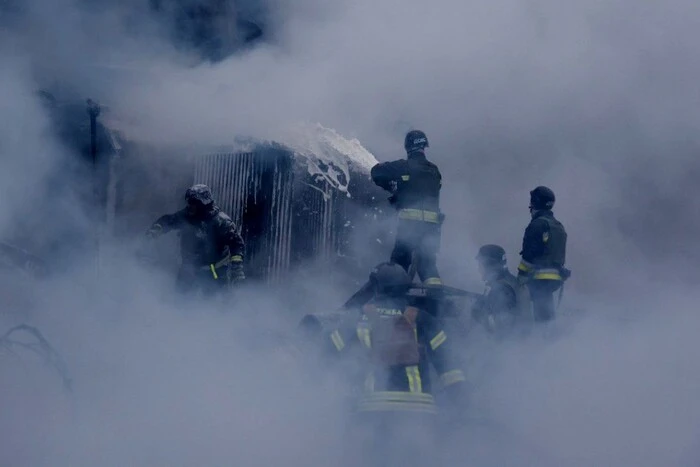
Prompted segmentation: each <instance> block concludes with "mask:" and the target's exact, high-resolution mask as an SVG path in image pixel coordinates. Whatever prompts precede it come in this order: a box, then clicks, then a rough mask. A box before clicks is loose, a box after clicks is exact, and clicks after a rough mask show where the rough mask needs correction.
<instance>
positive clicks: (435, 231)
mask: <svg viewBox="0 0 700 467" xmlns="http://www.w3.org/2000/svg"><path fill="white" fill-rule="evenodd" d="M427 147H428V138H427V136H426V135H425V133H423V132H422V131H419V130H413V131H410V132H408V134H406V138H405V140H404V148H405V150H406V154H407V158H406V159H401V160H396V161H391V162H382V163H380V164H377V165H375V166H374V167H373V168H372V171H371V176H372V180H373V181H374V183H375V184H377V185H378V186H380V187H381V188H384V189H385V190H387V191H390V192H391V193H392V196H391V197H390V198H389V201H390V202H391V204H392V205H393V206H394V207H395V208H396V210H397V212H398V218H399V221H398V226H397V232H396V241H395V244H394V249H393V251H392V253H391V261H392V262H395V263H397V264H399V265H401V266H402V267H403V268H404V269H405V270H406V271H409V269H410V267H411V264H412V262H413V261H414V260H415V261H416V272H417V273H418V277H420V280H421V281H423V284H424V285H433V286H440V285H442V281H441V279H440V274H439V272H438V269H437V264H436V262H437V253H438V248H439V244H440V225H441V224H442V221H443V218H444V216H443V215H442V214H441V213H440V189H441V188H442V175H441V174H440V170H439V169H438V167H437V166H436V165H435V164H433V163H432V162H430V161H429V160H428V159H427V158H426V156H425V148H427Z"/></svg>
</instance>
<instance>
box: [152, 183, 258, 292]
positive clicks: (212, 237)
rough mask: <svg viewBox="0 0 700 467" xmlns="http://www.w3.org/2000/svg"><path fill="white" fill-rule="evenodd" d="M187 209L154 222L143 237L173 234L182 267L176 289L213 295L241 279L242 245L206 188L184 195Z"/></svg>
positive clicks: (188, 190) (229, 222)
mask: <svg viewBox="0 0 700 467" xmlns="http://www.w3.org/2000/svg"><path fill="white" fill-rule="evenodd" d="M185 201H186V203H187V206H186V207H185V208H184V209H182V210H180V211H177V212H176V213H174V214H166V215H164V216H161V217H160V218H158V220H156V221H155V223H154V224H153V225H152V226H151V227H150V228H149V229H148V231H147V233H146V235H147V236H148V237H150V238H156V237H158V236H160V235H162V234H164V233H167V232H170V231H172V230H177V231H179V233H180V254H181V256H182V263H181V267H180V271H179V273H178V278H177V285H178V289H179V290H181V291H183V292H189V291H191V290H193V289H200V290H202V291H203V292H205V293H213V292H215V291H217V290H221V289H226V288H227V287H228V286H229V285H232V284H236V283H239V282H241V281H242V280H244V279H245V274H244V270H243V255H244V252H245V244H244V243H243V239H242V238H241V235H240V234H239V233H238V230H237V228H236V225H235V224H234V223H233V221H232V220H231V218H230V217H229V216H228V215H226V214H225V213H224V212H222V211H221V209H219V207H218V206H217V205H216V203H215V202H214V199H213V198H212V194H211V190H210V189H209V187H208V186H206V185H201V184H198V185H193V186H192V187H190V188H189V189H187V192H186V193H185Z"/></svg>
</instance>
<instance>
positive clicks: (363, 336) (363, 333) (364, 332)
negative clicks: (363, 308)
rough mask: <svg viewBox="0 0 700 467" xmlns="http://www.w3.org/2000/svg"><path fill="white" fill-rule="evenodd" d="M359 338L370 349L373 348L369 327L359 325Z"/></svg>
mask: <svg viewBox="0 0 700 467" xmlns="http://www.w3.org/2000/svg"><path fill="white" fill-rule="evenodd" d="M357 338H358V339H359V340H360V342H362V343H363V344H364V345H365V347H367V348H368V349H371V348H372V341H371V340H370V338H369V329H367V328H362V327H358V328H357Z"/></svg>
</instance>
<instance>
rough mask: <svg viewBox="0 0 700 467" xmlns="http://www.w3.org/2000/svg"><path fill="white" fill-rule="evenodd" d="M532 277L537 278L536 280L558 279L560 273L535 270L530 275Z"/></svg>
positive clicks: (559, 278)
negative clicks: (532, 274)
mask: <svg viewBox="0 0 700 467" xmlns="http://www.w3.org/2000/svg"><path fill="white" fill-rule="evenodd" d="M532 277H533V279H538V280H552V281H560V280H562V279H561V275H560V274H559V273H556V272H536V273H535V274H534V276H532Z"/></svg>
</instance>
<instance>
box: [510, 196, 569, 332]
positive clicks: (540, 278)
mask: <svg viewBox="0 0 700 467" xmlns="http://www.w3.org/2000/svg"><path fill="white" fill-rule="evenodd" d="M554 202H555V197H554V192H553V191H552V190H551V189H549V188H547V187H546V186H538V187H536V188H535V189H534V190H532V191H531V192H530V215H531V216H532V220H531V221H530V224H529V225H528V226H527V228H526V229H525V235H524V236H523V246H522V251H521V252H520V256H521V257H522V260H521V261H520V265H519V266H518V280H519V281H520V283H523V284H527V287H528V290H529V292H530V297H531V299H532V306H533V314H534V320H535V321H537V322H545V321H551V320H553V319H554V313H555V309H554V296H553V294H554V292H556V291H557V290H560V289H561V287H563V282H564V281H565V280H566V279H568V277H569V276H570V274H571V272H570V271H569V270H568V269H566V268H565V267H564V264H565V262H566V239H567V234H566V230H565V229H564V226H563V225H562V223H561V222H559V221H558V220H557V219H555V217H554V214H553V213H552V208H553V207H554Z"/></svg>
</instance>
